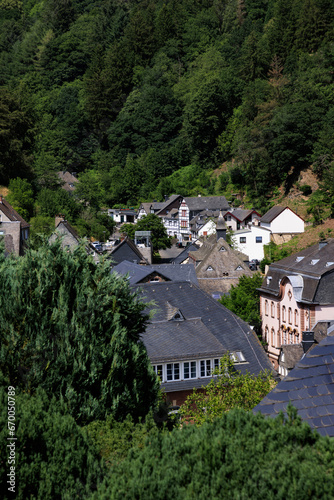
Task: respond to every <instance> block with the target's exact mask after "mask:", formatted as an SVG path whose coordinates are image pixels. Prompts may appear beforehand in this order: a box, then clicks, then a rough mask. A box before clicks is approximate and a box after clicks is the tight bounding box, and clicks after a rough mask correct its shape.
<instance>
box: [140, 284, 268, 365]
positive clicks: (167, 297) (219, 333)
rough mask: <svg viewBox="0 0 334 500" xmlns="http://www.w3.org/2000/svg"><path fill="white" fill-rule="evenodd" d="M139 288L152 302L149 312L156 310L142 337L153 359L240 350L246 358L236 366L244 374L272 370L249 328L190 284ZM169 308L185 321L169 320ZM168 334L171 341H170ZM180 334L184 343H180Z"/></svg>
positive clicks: (189, 356)
mask: <svg viewBox="0 0 334 500" xmlns="http://www.w3.org/2000/svg"><path fill="white" fill-rule="evenodd" d="M136 288H137V290H139V291H140V297H141V298H142V299H143V301H144V302H147V303H150V302H151V304H149V305H148V309H149V310H154V311H156V312H155V314H154V316H153V318H152V320H151V322H150V323H149V324H148V326H147V328H146V331H145V332H144V333H143V334H142V338H143V341H144V344H145V345H147V346H148V347H149V349H150V351H149V352H151V355H152V356H153V353H154V359H159V360H160V361H162V360H165V359H166V360H167V359H168V360H169V359H171V357H172V356H178V359H180V358H181V357H183V358H188V359H189V358H191V357H193V358H194V359H199V358H200V357H201V356H203V355H204V353H205V352H207V353H209V352H210V353H212V354H213V355H216V354H217V355H218V354H219V350H220V353H221V355H222V354H223V353H225V352H227V351H229V352H233V351H241V352H242V353H243V355H244V357H245V359H246V362H245V363H241V364H238V366H237V368H238V369H240V371H241V372H243V373H245V372H246V371H247V370H248V371H249V372H250V373H255V374H257V373H260V372H261V371H263V370H265V369H269V370H271V371H272V366H271V363H270V361H269V359H268V357H267V356H266V353H265V351H264V349H263V348H262V346H261V344H260V341H259V340H258V338H257V336H256V335H255V333H254V332H253V330H251V328H250V327H249V325H247V323H245V322H244V321H242V320H241V319H240V318H238V317H237V316H236V315H235V314H233V313H232V312H231V311H229V310H228V309H226V308H225V307H224V306H223V305H221V304H220V303H218V302H217V301H216V300H214V299H212V298H211V297H210V296H209V295H208V294H206V293H205V292H203V291H202V290H201V289H200V288H199V287H198V286H196V285H194V284H193V283H189V282H178V283H177V282H165V283H154V284H153V283H150V284H143V285H137V287H136ZM152 301H154V305H153V304H152ZM170 306H173V307H176V308H179V309H180V311H181V313H182V315H183V318H184V321H181V322H178V321H170V320H169V319H168V318H169V315H168V313H169V310H170ZM167 334H168V336H171V337H170V338H171V340H168V339H167ZM179 335H180V340H181V339H182V342H179V341H178V336H179ZM189 335H191V337H189ZM163 339H165V340H163ZM188 339H192V342H189V340H188ZM171 342H172V344H173V345H171Z"/></svg>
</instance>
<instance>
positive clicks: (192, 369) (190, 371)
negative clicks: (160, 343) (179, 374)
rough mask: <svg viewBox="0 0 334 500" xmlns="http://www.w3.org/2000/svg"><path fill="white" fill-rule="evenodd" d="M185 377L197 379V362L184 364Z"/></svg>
mask: <svg viewBox="0 0 334 500" xmlns="http://www.w3.org/2000/svg"><path fill="white" fill-rule="evenodd" d="M183 377H184V378H185V379H188V378H196V361H186V362H185V363H183Z"/></svg>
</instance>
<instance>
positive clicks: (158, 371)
mask: <svg viewBox="0 0 334 500" xmlns="http://www.w3.org/2000/svg"><path fill="white" fill-rule="evenodd" d="M153 370H154V373H155V374H156V375H157V376H158V377H159V378H160V380H161V382H163V365H153Z"/></svg>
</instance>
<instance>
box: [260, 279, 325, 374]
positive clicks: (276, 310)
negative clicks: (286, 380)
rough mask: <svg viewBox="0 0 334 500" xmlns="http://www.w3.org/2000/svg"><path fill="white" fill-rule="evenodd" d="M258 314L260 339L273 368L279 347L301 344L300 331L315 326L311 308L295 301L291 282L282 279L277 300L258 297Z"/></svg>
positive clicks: (275, 298) (268, 296)
mask: <svg viewBox="0 0 334 500" xmlns="http://www.w3.org/2000/svg"><path fill="white" fill-rule="evenodd" d="M260 313H261V318H262V338H263V340H264V341H265V342H266V343H267V346H268V347H267V349H268V356H269V358H270V360H271V362H272V363H273V365H274V367H275V368H276V369H277V368H278V358H279V354H280V347H281V345H282V344H298V343H300V342H301V336H302V331H303V330H309V329H311V328H312V326H313V325H314V324H315V308H314V307H313V306H305V305H303V304H300V303H299V302H297V301H296V299H295V297H294V295H293V288H292V286H291V283H290V282H289V281H288V280H286V281H285V282H284V284H283V285H281V298H277V297H273V296H270V295H269V294H268V295H266V296H265V295H261V296H260Z"/></svg>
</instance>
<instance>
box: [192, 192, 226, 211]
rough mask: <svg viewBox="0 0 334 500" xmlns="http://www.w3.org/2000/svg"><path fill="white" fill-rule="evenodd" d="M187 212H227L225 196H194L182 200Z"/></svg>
mask: <svg viewBox="0 0 334 500" xmlns="http://www.w3.org/2000/svg"><path fill="white" fill-rule="evenodd" d="M184 199H185V202H186V203H187V205H188V207H189V210H192V211H194V210H195V211H196V210H205V209H208V210H228V209H229V208H230V206H229V204H228V201H227V200H226V198H225V196H194V197H190V198H189V197H186V198H184Z"/></svg>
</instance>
